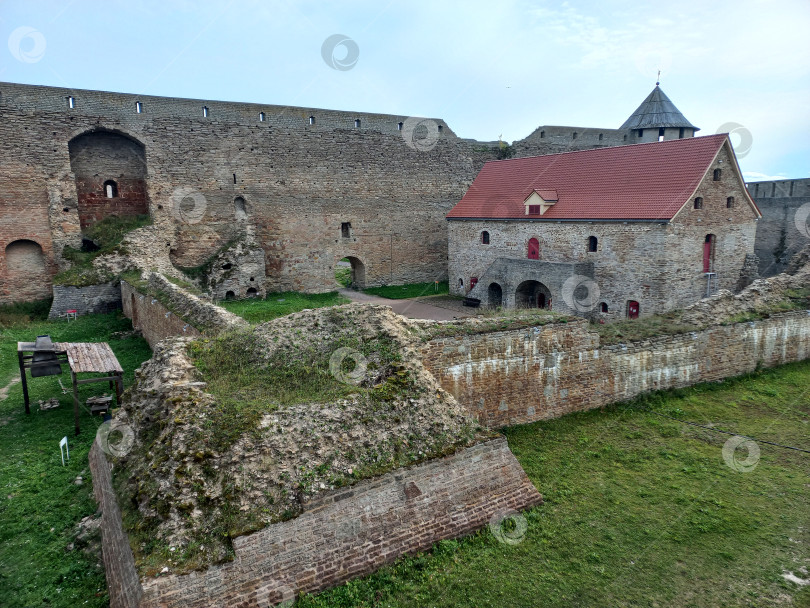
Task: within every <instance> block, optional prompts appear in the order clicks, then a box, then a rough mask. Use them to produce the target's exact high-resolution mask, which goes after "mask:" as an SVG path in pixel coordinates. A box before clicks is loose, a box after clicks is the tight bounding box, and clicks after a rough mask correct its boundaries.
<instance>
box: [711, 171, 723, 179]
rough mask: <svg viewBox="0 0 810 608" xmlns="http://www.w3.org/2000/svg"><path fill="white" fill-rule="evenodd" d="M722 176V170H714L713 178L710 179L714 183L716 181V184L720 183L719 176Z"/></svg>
mask: <svg viewBox="0 0 810 608" xmlns="http://www.w3.org/2000/svg"><path fill="white" fill-rule="evenodd" d="M722 174H723V170H722V169H715V170H714V176H713V177H712V179H713V180H714V181H716V182H719V181H720V176H721V175H722Z"/></svg>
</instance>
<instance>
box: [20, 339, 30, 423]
mask: <svg viewBox="0 0 810 608" xmlns="http://www.w3.org/2000/svg"><path fill="white" fill-rule="evenodd" d="M17 360H18V361H19V362H20V380H21V381H22V387H23V399H24V400H25V413H26V414H30V413H31V406H30V402H29V400H28V380H27V379H26V378H25V362H24V361H23V353H22V351H21V350H18V351H17Z"/></svg>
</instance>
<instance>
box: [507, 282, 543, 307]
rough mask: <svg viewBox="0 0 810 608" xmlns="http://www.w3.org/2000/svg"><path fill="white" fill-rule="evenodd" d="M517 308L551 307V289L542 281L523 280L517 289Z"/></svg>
mask: <svg viewBox="0 0 810 608" xmlns="http://www.w3.org/2000/svg"><path fill="white" fill-rule="evenodd" d="M515 308H546V309H549V310H550V309H551V291H549V289H548V287H546V286H545V285H543V284H542V283H541V282H540V281H523V282H522V283H521V284H520V285H518V286H517V289H516V290H515Z"/></svg>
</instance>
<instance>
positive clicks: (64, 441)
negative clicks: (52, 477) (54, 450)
mask: <svg viewBox="0 0 810 608" xmlns="http://www.w3.org/2000/svg"><path fill="white" fill-rule="evenodd" d="M65 452H67V459H68V460H70V450H69V449H68V444H67V435H65V436H64V437H62V441H60V442H59V453H60V454H62V466H65Z"/></svg>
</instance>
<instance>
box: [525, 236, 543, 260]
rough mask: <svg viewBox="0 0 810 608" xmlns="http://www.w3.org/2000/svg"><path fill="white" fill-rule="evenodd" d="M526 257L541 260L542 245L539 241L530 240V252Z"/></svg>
mask: <svg viewBox="0 0 810 608" xmlns="http://www.w3.org/2000/svg"><path fill="white" fill-rule="evenodd" d="M526 257H528V258H529V259H530V260H539V259H540V243H539V242H538V240H537V239H529V251H528V255H527V256H526Z"/></svg>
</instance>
